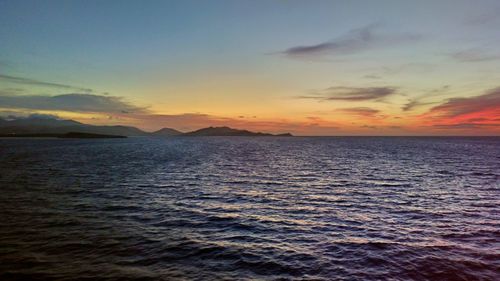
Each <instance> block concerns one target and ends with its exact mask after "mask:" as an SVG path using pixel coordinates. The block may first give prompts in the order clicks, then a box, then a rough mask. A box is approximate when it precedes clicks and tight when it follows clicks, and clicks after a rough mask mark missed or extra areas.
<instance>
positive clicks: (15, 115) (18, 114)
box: [0, 111, 60, 120]
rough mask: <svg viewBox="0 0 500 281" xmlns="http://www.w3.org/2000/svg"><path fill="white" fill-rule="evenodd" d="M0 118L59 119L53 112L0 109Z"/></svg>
mask: <svg viewBox="0 0 500 281" xmlns="http://www.w3.org/2000/svg"><path fill="white" fill-rule="evenodd" d="M0 119H5V120H25V119H46V120H59V119H60V118H59V116H57V115H55V114H43V113H23V112H8V111H0Z"/></svg>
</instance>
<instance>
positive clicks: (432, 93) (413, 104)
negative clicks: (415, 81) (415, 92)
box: [401, 85, 450, 111]
mask: <svg viewBox="0 0 500 281" xmlns="http://www.w3.org/2000/svg"><path fill="white" fill-rule="evenodd" d="M449 89H450V85H444V86H442V87H439V88H437V89H432V90H429V91H427V92H426V93H425V94H424V95H421V96H419V97H416V98H413V99H410V100H409V102H408V103H407V104H405V105H403V107H401V109H402V110H403V111H411V110H413V109H415V108H417V107H420V106H426V105H431V104H436V103H437V102H430V101H424V100H425V99H427V98H429V97H436V96H438V95H442V94H446V93H448V91H449Z"/></svg>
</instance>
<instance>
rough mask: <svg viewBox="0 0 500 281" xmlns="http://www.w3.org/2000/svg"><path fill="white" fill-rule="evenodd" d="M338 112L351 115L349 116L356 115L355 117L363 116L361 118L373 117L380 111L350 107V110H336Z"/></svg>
mask: <svg viewBox="0 0 500 281" xmlns="http://www.w3.org/2000/svg"><path fill="white" fill-rule="evenodd" d="M338 111H341V112H344V113H347V114H351V115H357V116H363V117H375V116H376V115H377V114H378V113H379V112H380V110H377V109H373V108H369V107H351V108H342V109H338Z"/></svg>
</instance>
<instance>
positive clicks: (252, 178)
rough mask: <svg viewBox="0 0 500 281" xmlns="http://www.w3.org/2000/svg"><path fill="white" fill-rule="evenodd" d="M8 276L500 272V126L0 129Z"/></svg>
mask: <svg viewBox="0 0 500 281" xmlns="http://www.w3.org/2000/svg"><path fill="white" fill-rule="evenodd" d="M0 280H500V138H479V137H478V138H458V137H449V138H426V137H393V138H384V137H325V138H323V137H315V138H312V137H309V138H306V137H292V138H286V137H173V138H140V137H137V138H128V139H108V140H104V139H93V140H76V139H0Z"/></svg>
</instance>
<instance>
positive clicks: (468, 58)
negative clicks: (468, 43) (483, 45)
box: [450, 49, 500, 62]
mask: <svg viewBox="0 0 500 281" xmlns="http://www.w3.org/2000/svg"><path fill="white" fill-rule="evenodd" d="M450 57H451V58H452V59H454V60H456V61H459V62H483V61H492V60H500V54H492V53H489V52H487V51H484V50H481V49H468V50H463V51H459V52H454V53H451V54H450Z"/></svg>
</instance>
